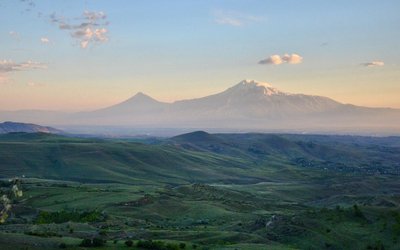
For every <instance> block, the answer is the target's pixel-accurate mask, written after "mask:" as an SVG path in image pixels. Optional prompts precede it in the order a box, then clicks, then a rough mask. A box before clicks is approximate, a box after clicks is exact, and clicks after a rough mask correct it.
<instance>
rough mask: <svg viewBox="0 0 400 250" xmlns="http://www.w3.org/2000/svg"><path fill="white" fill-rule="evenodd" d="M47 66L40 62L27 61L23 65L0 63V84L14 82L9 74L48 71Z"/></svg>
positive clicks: (7, 62)
mask: <svg viewBox="0 0 400 250" xmlns="http://www.w3.org/2000/svg"><path fill="white" fill-rule="evenodd" d="M46 68H47V65H46V64H44V63H40V62H34V61H26V62H22V63H15V62H13V61H10V60H2V61H0V83H9V82H11V81H12V79H11V78H10V76H9V74H10V73H14V72H18V71H25V70H34V69H46Z"/></svg>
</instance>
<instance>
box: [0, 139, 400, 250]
mask: <svg viewBox="0 0 400 250" xmlns="http://www.w3.org/2000/svg"><path fill="white" fill-rule="evenodd" d="M194 139H195V141H193V140H194ZM355 140H356V142H357V143H356V144H354V141H355ZM393 140H394V141H393ZM396 140H398V138H390V139H388V138H382V141H383V142H384V143H387V145H392V146H385V147H386V148H382V147H383V146H382V145H383V142H381V141H379V140H378V139H376V138H371V139H366V138H358V137H357V138H350V139H349V138H347V137H345V138H344V139H343V138H337V137H332V138H331V139H329V138H327V137H318V136H310V137H307V136H299V135H253V134H251V135H208V134H204V133H196V134H193V135H190V136H189V137H186V136H181V137H179V138H172V139H168V140H164V141H159V142H158V143H156V144H154V143H153V144H144V143H139V142H137V141H135V142H132V141H124V140H100V139H81V138H66V137H60V136H53V135H42V134H36V135H22V134H12V135H2V136H0V155H1V161H0V176H2V177H4V178H8V177H12V176H14V175H19V176H21V175H22V174H24V175H25V176H26V177H25V178H22V189H23V191H24V196H23V197H22V198H19V199H18V200H17V201H16V204H15V205H14V207H13V210H12V211H13V216H11V218H10V219H9V220H8V221H7V223H5V224H2V225H0V246H1V248H2V249H19V248H22V249H25V248H27V249H51V248H59V244H60V243H65V244H66V245H67V249H83V248H82V247H79V244H80V242H81V241H82V239H84V238H94V237H99V238H101V239H103V240H106V241H107V243H106V245H105V246H104V247H99V248H96V249H129V248H128V247H127V246H126V245H125V244H124V242H125V241H126V240H128V239H131V240H133V241H134V243H136V242H137V241H138V240H141V239H142V240H160V241H163V242H166V243H168V242H170V243H174V244H179V243H185V249H368V247H369V249H382V246H384V248H385V249H400V210H399V209H398V208H399V206H400V185H399V184H398V175H396V172H395V169H396V168H397V165H396V164H398V163H395V161H396V160H397V158H398V155H397V153H398V150H399V148H398V146H397V145H399V144H397V142H396ZM381 143H382V144H381ZM299 157H301V158H303V159H307V161H297V162H296V161H295V159H298V158H299ZM367 161H371V162H370V163H368V164H369V165H368V164H367V163H366V162H367ZM310 162H312V164H311V165H310V166H308V165H307V164H308V163H310ZM343 162H344V163H346V166H347V167H345V168H341V167H338V166H340V164H341V163H343ZM377 163H379V164H377ZM363 164H367V165H363ZM374 164H377V165H375V166H374ZM374 168H376V169H377V170H376V171H374V172H369V170H371V169H374ZM0 186H1V189H2V190H4V189H6V188H7V181H6V180H5V181H4V182H3V184H2V185H0ZM354 204H357V209H359V211H358V212H355V208H354ZM90 212H95V213H96V214H97V215H98V214H100V215H101V216H95V217H94V218H95V219H94V220H80V219H79V218H80V215H82V214H87V213H90ZM43 214H50V215H54V216H55V217H57V216H58V215H60V214H62V215H63V217H62V218H64V219H62V220H57V221H55V220H52V219H51V220H42V221H40V220H39V219H40V218H41V215H43ZM360 214H362V216H361V215H360ZM56 215H57V216H56ZM64 215H68V216H64ZM70 217H71V218H73V219H71V218H70ZM78 217H79V218H78ZM100 217H101V218H100ZM46 218H47V217H46ZM49 218H53V217H52V216H50V217H49ZM57 218H58V217H57ZM65 218H67V219H65ZM68 218H69V219H68ZM76 218H78V219H76ZM47 219H48V218H47ZM53 219H54V218H53ZM39 222H41V223H39ZM53 222H56V223H53ZM114 241H116V243H115V244H114ZM194 246H195V247H194ZM132 249H137V248H132Z"/></svg>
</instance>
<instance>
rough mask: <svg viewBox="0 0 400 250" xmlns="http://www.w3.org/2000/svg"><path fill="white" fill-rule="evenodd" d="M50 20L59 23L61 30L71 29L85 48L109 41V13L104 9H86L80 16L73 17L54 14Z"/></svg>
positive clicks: (71, 34) (72, 35)
mask: <svg viewBox="0 0 400 250" xmlns="http://www.w3.org/2000/svg"><path fill="white" fill-rule="evenodd" d="M50 20H51V22H52V23H54V24H57V25H58V28H59V29H60V30H66V31H69V34H70V36H71V37H72V38H74V39H76V40H77V41H78V43H79V45H80V47H81V48H83V49H85V48H87V47H88V46H89V45H90V44H96V43H104V42H107V41H108V29H107V28H106V27H107V26H108V24H109V22H108V21H107V15H106V14H105V13H104V12H102V11H85V12H83V13H82V15H81V16H80V17H77V18H73V19H66V18H64V17H58V16H56V14H52V15H50Z"/></svg>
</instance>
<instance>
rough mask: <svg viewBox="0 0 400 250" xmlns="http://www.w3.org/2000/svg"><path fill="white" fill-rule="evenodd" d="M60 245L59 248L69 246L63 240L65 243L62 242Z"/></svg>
mask: <svg viewBox="0 0 400 250" xmlns="http://www.w3.org/2000/svg"><path fill="white" fill-rule="evenodd" d="M58 247H59V248H62V249H65V248H67V244H65V243H64V242H63V243H60V245H58Z"/></svg>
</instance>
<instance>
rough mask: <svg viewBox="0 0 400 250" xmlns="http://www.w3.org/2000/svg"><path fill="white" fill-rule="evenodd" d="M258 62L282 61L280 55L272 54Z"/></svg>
mask: <svg viewBox="0 0 400 250" xmlns="http://www.w3.org/2000/svg"><path fill="white" fill-rule="evenodd" d="M258 63H259V64H275V65H279V64H282V63H283V60H282V58H281V56H280V55H272V56H270V57H268V58H266V59H263V60H261V61H259V62H258Z"/></svg>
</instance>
